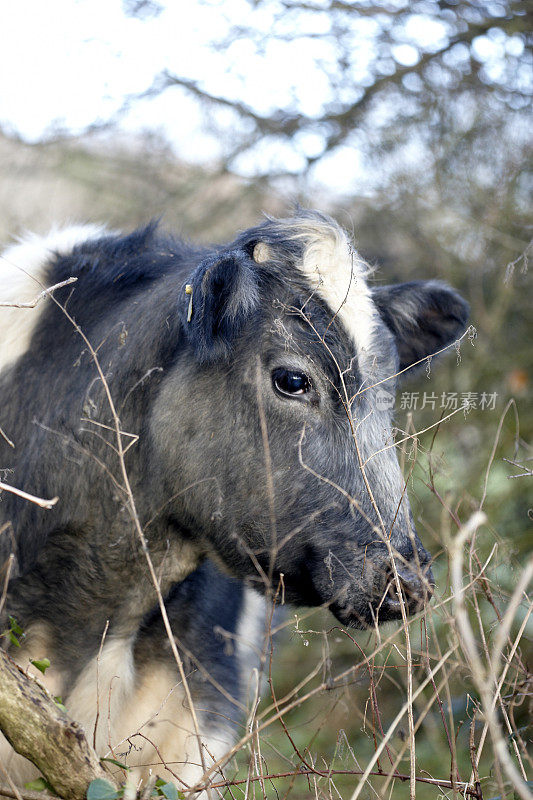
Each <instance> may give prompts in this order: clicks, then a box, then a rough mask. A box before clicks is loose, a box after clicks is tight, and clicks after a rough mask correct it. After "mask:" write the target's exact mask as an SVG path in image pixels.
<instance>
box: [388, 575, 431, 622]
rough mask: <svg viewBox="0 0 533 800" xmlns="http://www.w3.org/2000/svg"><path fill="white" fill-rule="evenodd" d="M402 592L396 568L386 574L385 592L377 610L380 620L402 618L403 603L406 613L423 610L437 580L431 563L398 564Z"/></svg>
mask: <svg viewBox="0 0 533 800" xmlns="http://www.w3.org/2000/svg"><path fill="white" fill-rule="evenodd" d="M396 572H397V574H398V583H399V585H400V594H398V583H397V582H396V577H395V575H394V569H393V568H392V567H391V569H390V570H389V571H388V573H387V576H386V586H385V592H384V594H383V595H382V598H380V600H379V601H378V604H377V606H376V609H375V610H376V612H377V616H378V620H381V621H382V622H385V621H386V620H391V619H401V617H402V603H403V606H404V609H405V613H406V614H407V615H409V614H416V613H417V612H419V611H422V609H423V608H424V606H426V605H427V603H428V602H429V601H430V600H431V597H432V595H433V590H434V588H435V580H434V578H433V573H432V571H431V567H430V566H429V565H426V566H421V565H413V566H412V567H411V566H407V565H404V564H396Z"/></svg>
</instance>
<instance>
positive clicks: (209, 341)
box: [179, 250, 259, 362]
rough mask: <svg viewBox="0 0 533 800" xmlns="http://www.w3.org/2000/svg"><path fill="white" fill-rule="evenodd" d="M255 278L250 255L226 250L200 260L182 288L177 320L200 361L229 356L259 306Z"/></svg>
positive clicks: (242, 251)
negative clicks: (247, 320)
mask: <svg viewBox="0 0 533 800" xmlns="http://www.w3.org/2000/svg"><path fill="white" fill-rule="evenodd" d="M257 279H258V276H257V273H256V270H255V269H254V262H253V261H252V259H251V258H250V256H249V255H247V253H246V252H245V251H244V250H229V251H226V252H223V253H219V254H217V255H214V256H209V257H208V258H206V259H205V260H204V261H202V262H201V263H200V264H199V265H198V267H197V268H196V269H195V270H194V272H193V273H192V275H191V276H190V278H189V279H188V281H187V282H186V283H185V284H184V285H183V286H182V289H181V294H180V300H179V314H180V319H181V322H182V324H183V328H184V330H185V335H186V336H187V338H188V339H189V341H190V342H191V344H192V345H193V347H194V349H195V351H196V355H197V357H198V359H199V360H200V361H202V362H206V361H215V360H217V359H219V358H224V357H225V356H227V355H228V353H229V352H230V349H231V345H232V342H233V340H234V339H235V337H236V336H238V334H239V333H240V331H241V329H242V327H243V325H244V323H245V321H246V319H247V317H248V316H249V315H250V314H251V313H252V312H253V311H254V309H255V308H257V306H258V304H259V291H258V280H257Z"/></svg>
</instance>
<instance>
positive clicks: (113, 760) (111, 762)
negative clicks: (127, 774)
mask: <svg viewBox="0 0 533 800" xmlns="http://www.w3.org/2000/svg"><path fill="white" fill-rule="evenodd" d="M100 761H108V762H109V763H110V764H114V765H115V767H120V768H121V769H131V767H128V765H127V764H123V763H122V761H117V760H116V758H101V759H100Z"/></svg>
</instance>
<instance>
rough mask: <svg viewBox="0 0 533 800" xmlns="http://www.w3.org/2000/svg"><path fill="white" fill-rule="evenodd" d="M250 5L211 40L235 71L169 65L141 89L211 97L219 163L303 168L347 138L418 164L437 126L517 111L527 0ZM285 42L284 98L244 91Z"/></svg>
mask: <svg viewBox="0 0 533 800" xmlns="http://www.w3.org/2000/svg"><path fill="white" fill-rule="evenodd" d="M248 5H249V13H248V14H246V15H243V18H245V19H246V22H245V23H236V24H234V25H232V26H231V27H230V29H229V31H226V32H224V34H223V35H221V37H220V39H219V40H217V41H213V42H212V43H211V46H212V47H213V48H215V49H217V50H218V51H220V52H223V53H224V56H225V59H226V60H225V64H226V66H227V72H226V77H227V76H228V75H229V76H230V78H231V80H225V81H222V82H221V81H220V76H219V75H211V76H209V77H208V78H205V79H203V80H195V79H193V78H191V76H189V75H178V74H174V73H171V72H168V71H167V72H164V73H162V74H160V75H158V76H157V78H156V79H155V81H154V83H153V86H152V87H151V89H150V90H149V92H148V95H150V96H154V95H159V94H161V93H162V92H165V91H166V90H168V89H169V88H170V87H182V88H183V89H185V90H186V91H187V92H189V93H190V94H192V95H193V96H195V97H196V98H197V99H198V100H199V101H200V102H201V103H202V104H203V105H204V106H206V107H208V108H209V112H210V115H209V124H210V125H211V126H212V128H213V129H214V130H216V129H218V133H219V135H220V136H221V138H222V137H224V140H225V143H226V149H225V156H224V166H225V168H226V169H229V170H235V171H237V172H242V171H244V172H247V173H248V174H254V175H255V176H257V175H265V176H268V177H272V176H273V175H276V174H301V173H302V172H305V171H306V170H309V168H310V167H313V166H314V165H315V164H317V163H318V162H320V161H321V160H323V159H324V158H325V157H331V156H333V155H337V154H340V156H341V157H342V158H344V160H345V161H347V160H348V159H349V154H348V153H346V148H351V149H352V150H353V148H354V147H356V148H357V150H358V151H359V152H365V151H366V152H367V154H369V153H372V152H375V151H376V149H377V150H378V151H379V152H380V154H381V155H383V153H384V152H388V153H389V154H391V153H392V154H395V155H396V156H400V157H401V158H402V159H403V160H406V159H407V160H411V161H418V163H420V162H423V161H424V159H425V158H426V157H427V153H428V152H429V153H431V152H432V151H433V149H434V147H435V132H438V135H439V136H442V135H443V133H444V134H447V135H450V134H451V132H452V131H453V135H455V136H456V137H458V138H461V137H468V136H469V135H471V132H472V131H473V130H475V131H476V133H478V132H482V133H486V131H487V128H493V127H494V125H495V124H497V125H498V126H499V127H502V126H506V127H509V125H510V123H512V124H514V125H517V124H518V121H519V120H523V119H524V118H525V113H526V110H527V106H528V102H529V100H530V97H531V89H532V72H531V51H530V45H531V35H530V33H528V31H530V30H531V22H532V17H533V2H532V0H520V1H519V2H516V1H515V2H510V1H509V0H415V2H407V0H389V1H388V2H373V1H372V0H367V1H365V0H363V1H362V2H350V1H349V0H248ZM130 7H131V4H130ZM287 49H288V50H289V52H292V53H293V57H294V61H293V65H294V69H293V70H291V72H290V73H288V74H286V75H285V76H284V80H285V82H286V86H285V91H283V92H282V93H281V95H282V97H283V99H282V100H281V101H280V106H279V107H277V108H276V107H272V106H271V105H269V103H271V101H270V100H267V99H266V98H264V97H263V96H262V95H261V93H256V95H255V97H253V98H251V99H248V100H247V101H244V100H243V98H250V92H249V87H247V78H248V85H249V83H250V81H249V72H251V70H250V67H251V66H252V67H253V69H254V70H258V69H261V68H263V70H264V72H263V74H264V82H265V84H267V83H269V81H270V80H272V81H273V80H274V70H273V68H272V67H273V64H274V63H275V60H276V54H277V53H278V54H282V53H283V54H284V58H286V51H287ZM299 62H300V63H299ZM302 68H303V69H304V70H305V73H304V75H303V76H302V74H301V73H302ZM291 73H292V74H291ZM214 86H216V87H220V86H223V87H225V88H226V91H223V92H220V91H216V90H214V89H213V88H212V87H214ZM310 95H311V96H312V100H311V99H310ZM228 112H230V113H228ZM229 131H231V133H229ZM493 133H494V131H493Z"/></svg>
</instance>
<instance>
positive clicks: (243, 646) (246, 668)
mask: <svg viewBox="0 0 533 800" xmlns="http://www.w3.org/2000/svg"><path fill="white" fill-rule="evenodd" d="M265 626H266V602H265V598H264V597H263V596H262V595H260V594H259V592H256V591H254V590H253V589H250V588H249V587H248V586H247V587H246V588H245V590H244V602H243V606H242V609H241V613H240V617H239V624H238V626H237V655H238V660H239V665H240V668H241V685H242V688H243V690H244V692H245V697H246V699H247V700H249V701H250V700H251V701H252V702H253V699H254V696H255V695H256V694H257V691H258V686H257V680H258V677H257V669H258V667H259V661H260V655H261V651H262V649H263V646H264V643H265V634H266V627H265ZM254 670H255V672H254Z"/></svg>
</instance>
